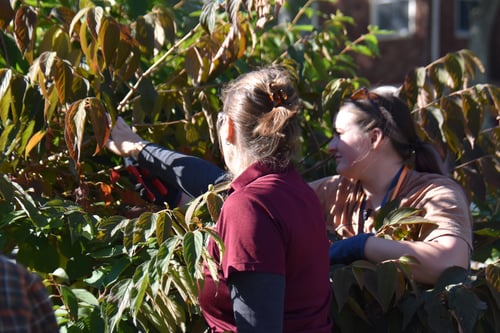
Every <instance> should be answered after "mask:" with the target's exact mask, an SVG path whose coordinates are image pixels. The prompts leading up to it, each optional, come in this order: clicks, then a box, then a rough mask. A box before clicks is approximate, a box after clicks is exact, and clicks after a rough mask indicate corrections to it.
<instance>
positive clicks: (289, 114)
mask: <svg viewBox="0 0 500 333" xmlns="http://www.w3.org/2000/svg"><path fill="white" fill-rule="evenodd" d="M222 102H223V104H224V108H223V112H224V113H225V114H227V116H228V117H229V118H231V120H232V121H233V123H234V124H235V127H236V130H237V133H238V135H239V138H240V140H241V144H242V145H243V147H244V148H245V149H246V151H247V152H249V153H250V154H251V156H252V157H253V158H255V160H258V161H260V162H262V163H265V164H267V165H269V166H270V167H272V168H284V167H286V166H287V165H288V164H289V163H290V162H291V160H292V159H293V157H294V155H295V154H296V153H297V151H298V142H299V137H300V126H299V120H298V117H296V115H297V112H298V111H299V108H300V103H299V98H298V95H297V91H296V88H295V82H294V81H293V80H292V77H291V75H290V73H289V72H288V71H286V70H285V69H283V68H280V67H266V68H263V69H260V70H256V71H253V72H249V73H247V74H243V75H241V76H239V77H238V78H237V79H236V80H234V81H232V82H231V83H229V84H228V85H227V86H226V87H225V88H224V90H223V91H222Z"/></svg>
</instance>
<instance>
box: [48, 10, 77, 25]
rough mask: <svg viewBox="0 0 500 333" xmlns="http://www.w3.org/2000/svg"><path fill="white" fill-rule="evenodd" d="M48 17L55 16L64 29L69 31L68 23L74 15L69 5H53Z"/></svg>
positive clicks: (69, 23) (70, 22)
mask: <svg viewBox="0 0 500 333" xmlns="http://www.w3.org/2000/svg"><path fill="white" fill-rule="evenodd" d="M50 17H54V18H56V19H57V20H58V21H59V22H61V23H62V25H63V27H64V30H66V31H69V28H70V25H71V24H72V22H73V18H74V17H75V12H74V11H73V10H71V8H69V7H63V6H60V7H55V8H52V10H51V11H50Z"/></svg>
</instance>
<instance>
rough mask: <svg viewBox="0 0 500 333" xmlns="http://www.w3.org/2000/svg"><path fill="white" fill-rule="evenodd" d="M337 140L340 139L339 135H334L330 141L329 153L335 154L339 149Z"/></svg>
mask: <svg viewBox="0 0 500 333" xmlns="http://www.w3.org/2000/svg"><path fill="white" fill-rule="evenodd" d="M337 141H338V136H337V135H334V136H333V138H332V139H331V140H330V142H329V143H328V153H330V154H333V153H335V152H336V151H337Z"/></svg>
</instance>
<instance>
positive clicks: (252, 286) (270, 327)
mask: <svg viewBox="0 0 500 333" xmlns="http://www.w3.org/2000/svg"><path fill="white" fill-rule="evenodd" d="M228 283H229V290H230V291H231V300H232V302H233V312H234V318H235V320H236V327H237V328H238V333H250V332H252V333H254V332H267V333H274V332H279V333H281V332H283V312H284V300H285V277H284V276H282V275H278V274H270V273H256V272H238V273H231V275H230V276H229V280H228Z"/></svg>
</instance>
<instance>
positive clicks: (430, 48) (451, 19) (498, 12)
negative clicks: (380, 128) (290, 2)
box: [294, 0, 500, 85]
mask: <svg viewBox="0 0 500 333" xmlns="http://www.w3.org/2000/svg"><path fill="white" fill-rule="evenodd" d="M294 2H295V4H297V5H298V4H299V3H298V1H294ZM316 6H318V9H320V10H321V11H322V12H331V13H335V12H336V11H337V9H338V10H340V11H341V12H342V13H344V14H345V15H347V16H351V17H352V18H354V20H355V22H356V26H354V27H352V29H351V30H350V34H351V38H352V39H355V38H356V37H359V36H360V35H361V34H363V33H365V32H366V31H367V26H368V25H376V26H378V27H379V28H380V29H387V30H391V31H393V33H391V34H390V35H386V36H380V38H379V40H380V53H381V56H380V58H377V59H372V58H367V57H362V56H360V57H359V58H358V64H359V69H360V71H359V74H360V75H363V76H365V77H367V78H368V79H369V80H370V81H371V82H372V84H374V85H378V84H391V83H394V84H399V83H401V82H402V81H403V79H404V76H405V74H406V73H407V72H408V71H409V70H410V69H412V68H414V67H417V66H424V65H426V64H429V63H431V62H432V61H433V60H435V59H437V58H439V57H441V56H443V55H445V54H446V53H449V52H453V51H458V50H460V49H463V48H467V49H470V50H471V51H473V52H474V53H475V54H476V55H477V56H478V57H479V58H480V60H481V61H482V63H483V65H484V66H485V69H486V71H485V74H483V75H479V76H478V77H477V78H476V81H477V82H489V83H499V82H500V0H337V1H336V2H331V3H330V2H327V1H325V2H321V1H320V2H318V3H317V4H316Z"/></svg>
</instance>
